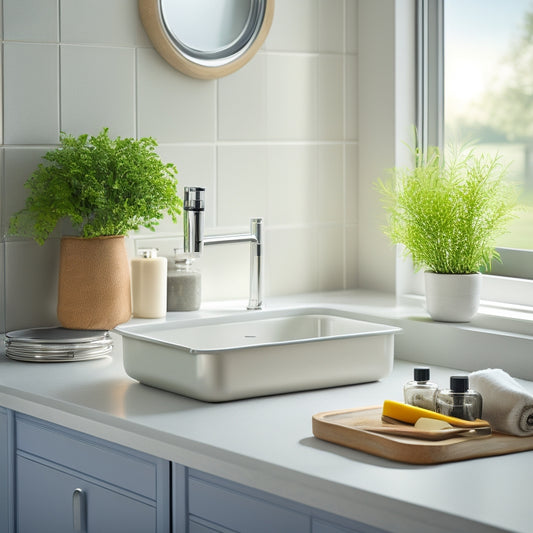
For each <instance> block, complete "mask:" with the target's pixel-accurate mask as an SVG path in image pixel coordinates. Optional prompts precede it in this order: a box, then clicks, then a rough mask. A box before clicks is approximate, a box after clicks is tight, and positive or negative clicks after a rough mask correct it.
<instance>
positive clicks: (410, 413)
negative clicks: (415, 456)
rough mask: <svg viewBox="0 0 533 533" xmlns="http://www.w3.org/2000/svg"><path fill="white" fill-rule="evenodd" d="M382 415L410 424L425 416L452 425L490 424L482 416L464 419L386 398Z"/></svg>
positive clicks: (472, 426) (462, 426)
mask: <svg viewBox="0 0 533 533" xmlns="http://www.w3.org/2000/svg"><path fill="white" fill-rule="evenodd" d="M382 416H384V417H387V418H394V419H395V420H399V421H400V422H407V423H408V424H415V423H416V421H417V420H418V419H419V418H422V417H423V418H434V419H436V420H443V421H444V422H448V423H449V424H451V425H452V426H455V427H460V428H479V427H485V426H490V424H489V423H488V422H487V421H486V420H481V419H480V418H477V419H476V420H463V419H462V418H456V417H454V416H447V415H442V414H440V413H435V411H430V410H429V409H423V408H422V407H415V406H414V405H408V404H405V403H400V402H395V401H393V400H385V401H384V402H383V412H382Z"/></svg>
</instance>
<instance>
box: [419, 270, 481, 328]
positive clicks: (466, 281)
mask: <svg viewBox="0 0 533 533" xmlns="http://www.w3.org/2000/svg"><path fill="white" fill-rule="evenodd" d="M424 276H425V283H426V307H427V310H428V313H429V314H430V316H431V318H432V319H433V320H438V321H441V322H468V321H469V320H471V319H472V318H473V317H474V315H475V314H476V313H477V310H478V308H479V300H480V293H481V274H480V273H475V274H436V273H435V272H425V273H424Z"/></svg>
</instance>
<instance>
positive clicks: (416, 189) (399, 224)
mask: <svg viewBox="0 0 533 533" xmlns="http://www.w3.org/2000/svg"><path fill="white" fill-rule="evenodd" d="M415 159H416V165H415V167H414V168H413V169H394V170H393V171H392V179H390V180H389V181H385V182H384V181H382V180H379V181H378V184H377V188H378V190H379V192H380V194H381V197H382V200H383V204H384V207H385V210H386V212H387V215H388V224H387V226H386V227H385V228H384V231H385V234H386V235H387V236H388V237H389V238H390V239H391V241H392V243H394V244H403V245H404V249H405V254H406V255H410V256H411V257H412V260H413V264H414V267H415V270H420V269H426V270H431V271H433V272H438V273H445V274H469V273H474V272H478V271H479V270H480V269H481V268H483V269H486V270H490V265H491V261H492V259H499V255H498V253H497V251H496V249H495V242H496V239H497V238H498V237H499V236H501V235H502V234H503V233H505V232H506V229H507V226H508V224H509V222H510V221H511V220H512V219H513V218H515V208H516V205H517V196H518V195H517V190H516V188H515V186H514V185H513V184H512V183H511V182H510V181H509V180H508V179H507V167H506V166H505V165H503V164H502V161H501V159H500V157H499V156H488V155H484V154H481V155H477V154H475V152H474V151H473V150H465V149H458V148H453V149H451V150H450V153H449V154H446V158H444V157H443V154H442V153H441V152H440V151H439V150H437V149H434V148H433V149H431V150H428V153H422V151H421V150H418V149H417V150H415Z"/></svg>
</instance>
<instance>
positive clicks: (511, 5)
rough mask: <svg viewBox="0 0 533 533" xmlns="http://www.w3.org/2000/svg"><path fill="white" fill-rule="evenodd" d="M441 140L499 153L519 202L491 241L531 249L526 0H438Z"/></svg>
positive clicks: (530, 25)
mask: <svg viewBox="0 0 533 533" xmlns="http://www.w3.org/2000/svg"><path fill="white" fill-rule="evenodd" d="M444 80H445V82H444V83H445V86H444V114H445V126H444V131H445V143H446V144H447V143H449V142H454V143H457V142H474V143H475V144H476V145H479V147H480V149H481V150H482V151H484V152H488V153H495V152H498V153H499V154H500V155H501V156H502V158H503V160H504V161H505V162H506V163H508V164H509V178H510V179H512V180H515V181H516V182H517V184H518V185H519V188H520V191H521V194H520V203H521V204H522V205H523V206H524V209H523V210H522V211H521V212H520V217H519V219H517V220H516V221H515V222H513V223H512V225H511V227H510V231H509V233H508V234H506V235H504V236H503V237H502V238H501V239H500V242H499V243H498V246H501V247H508V248H521V249H527V250H532V249H533V2H532V1H531V0H512V1H509V0H468V1H465V0H445V1H444Z"/></svg>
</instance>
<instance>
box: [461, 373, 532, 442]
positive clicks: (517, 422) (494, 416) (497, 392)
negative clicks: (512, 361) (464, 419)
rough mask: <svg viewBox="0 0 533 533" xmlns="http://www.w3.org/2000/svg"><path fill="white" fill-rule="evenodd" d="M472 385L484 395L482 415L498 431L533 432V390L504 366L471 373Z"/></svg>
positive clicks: (522, 435) (521, 435) (520, 434)
mask: <svg viewBox="0 0 533 533" xmlns="http://www.w3.org/2000/svg"><path fill="white" fill-rule="evenodd" d="M470 388H472V389H474V390H476V391H477V392H479V393H480V394H481V396H482V398H483V412H482V418H483V419H485V420H487V421H488V422H490V424H491V426H492V428H493V429H494V430H495V431H499V432H501V433H508V434H510V435H517V436H519V437H525V436H528V435H533V394H530V393H529V392H528V391H527V390H526V389H524V387H522V385H520V384H519V383H518V382H517V381H515V380H514V379H513V378H512V377H511V376H510V375H509V374H508V373H507V372H504V371H503V370H501V369H500V368H487V369H486V370H478V371H477V372H472V373H471V374H470Z"/></svg>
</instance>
